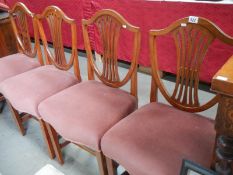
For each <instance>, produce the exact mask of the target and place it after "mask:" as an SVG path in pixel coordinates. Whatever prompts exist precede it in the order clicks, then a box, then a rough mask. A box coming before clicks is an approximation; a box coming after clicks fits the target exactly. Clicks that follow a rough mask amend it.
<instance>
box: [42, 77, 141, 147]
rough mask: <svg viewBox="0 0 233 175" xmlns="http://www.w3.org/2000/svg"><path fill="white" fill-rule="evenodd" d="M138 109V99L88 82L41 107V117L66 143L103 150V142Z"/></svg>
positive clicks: (48, 100)
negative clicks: (101, 147)
mask: <svg viewBox="0 0 233 175" xmlns="http://www.w3.org/2000/svg"><path fill="white" fill-rule="evenodd" d="M136 108H137V100H136V98H135V97H134V96H132V95H130V94H129V93H127V92H125V91H122V90H120V89H115V88H111V87H108V86H106V85H104V84H103V83H100V82H97V81H86V82H83V83H79V84H77V85H75V86H72V87H70V88H68V89H65V90H63V91H62V92H60V93H58V94H55V95H54V96H51V97H49V98H48V99H46V100H45V101H43V102H42V103H41V104H40V105H39V108H38V109H39V113H40V115H41V117H42V118H43V119H44V120H45V121H46V122H48V123H49V124H51V125H52V126H53V127H54V128H55V129H56V131H57V132H58V133H59V134H60V135H61V136H62V137H64V138H65V139H66V140H69V141H72V142H74V143H80V144H82V145H85V146H88V147H89V148H92V149H94V150H100V139H101V138H102V136H103V135H104V133H105V132H106V131H107V130H109V129H110V128H111V127H112V126H113V125H114V124H116V123H117V122H118V121H120V120H121V119H122V118H124V117H126V116H127V115H128V114H129V113H131V112H133V111H134V110H135V109H136Z"/></svg>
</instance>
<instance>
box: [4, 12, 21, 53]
mask: <svg viewBox="0 0 233 175" xmlns="http://www.w3.org/2000/svg"><path fill="white" fill-rule="evenodd" d="M0 48H1V49H0V57H4V56H7V55H11V54H14V53H17V44H16V39H15V35H14V32H13V29H12V25H11V22H10V18H9V13H8V12H4V11H1V10H0Z"/></svg>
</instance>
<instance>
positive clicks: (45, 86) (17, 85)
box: [0, 6, 81, 158]
mask: <svg viewBox="0 0 233 175" xmlns="http://www.w3.org/2000/svg"><path fill="white" fill-rule="evenodd" d="M35 20H36V22H37V25H38V29H39V33H40V36H41V39H42V42H43V46H44V52H45V62H46V65H44V66H41V67H39V68H36V69H33V70H31V71H28V72H25V73H22V74H20V75H17V76H14V77H11V78H8V79H7V80H5V81H4V82H2V83H1V84H0V91H1V92H2V93H3V95H4V97H5V98H6V99H7V101H8V104H9V106H10V109H11V112H12V115H13V117H14V119H15V121H16V124H17V126H18V128H19V130H20V132H21V134H22V135H25V129H24V126H23V122H25V121H26V120H28V119H30V118H35V119H36V120H38V121H39V122H40V126H41V129H42V132H43V135H44V138H45V141H46V143H47V146H48V150H49V154H50V157H51V158H53V157H54V151H53V147H52V145H51V142H50V138H49V135H48V132H47V129H46V127H45V123H44V122H43V120H41V117H40V115H39V112H38V105H39V103H40V102H41V101H43V100H44V99H46V98H47V97H49V96H51V95H54V94H55V93H57V92H59V91H61V90H63V89H65V88H67V87H69V86H72V85H75V84H76V83H79V82H80V81H81V77H80V72H79V65H78V55H77V37H76V34H77V33H76V24H75V21H74V20H73V19H70V18H68V17H67V16H66V15H65V14H64V13H63V12H62V10H61V9H59V8H58V7H55V6H50V7H47V8H46V9H45V10H44V12H43V13H42V14H41V15H36V17H35ZM45 21H47V23H48V26H49V29H50V33H51V36H52V41H53V44H52V46H53V48H54V53H52V52H51V51H50V49H49V47H48V43H47V38H46V35H45V31H44V29H43V24H45V23H44V22H45ZM63 23H65V24H67V25H69V26H70V28H71V35H72V53H71V57H70V60H69V62H67V60H66V57H65V53H64V48H63V42H62V35H61V29H62V24H63ZM72 66H73V69H74V74H75V75H73V74H72V73H70V72H68V70H69V69H71V67H72ZM19 113H23V114H25V115H24V116H23V117H21V116H20V115H21V114H19Z"/></svg>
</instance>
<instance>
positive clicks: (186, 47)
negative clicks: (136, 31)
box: [101, 17, 233, 175]
mask: <svg viewBox="0 0 233 175" xmlns="http://www.w3.org/2000/svg"><path fill="white" fill-rule="evenodd" d="M189 19H190V18H189V17H187V18H183V19H180V20H178V21H176V22H174V23H173V24H171V25H170V26H168V27H167V28H165V29H161V30H151V31H150V39H149V40H150V59H151V67H152V83H151V103H149V104H147V105H145V106H143V107H141V108H140V109H138V110H137V111H135V112H134V113H132V114H130V115H129V116H128V117H126V118H124V119H123V120H121V121H120V122H119V123H117V124H116V125H115V126H113V127H112V128H111V129H110V130H109V131H108V132H107V133H106V134H105V135H104V136H103V138H102V141H101V147H102V151H103V154H104V155H105V156H106V160H107V167H108V172H109V175H113V174H116V167H115V163H114V162H117V163H118V164H120V165H122V166H123V167H124V168H125V169H126V170H127V171H128V173H129V174H133V175H142V174H143V175H154V174H157V175H174V174H179V169H180V167H181V164H182V159H191V160H194V161H195V162H197V163H200V164H201V165H202V166H210V165H211V162H212V158H214V157H213V155H214V154H213V149H214V146H215V136H216V132H215V130H214V121H212V120H210V119H207V118H204V117H203V116H200V115H199V114H196V112H201V111H204V110H207V109H209V108H210V107H212V106H213V105H215V104H216V103H217V102H218V100H219V96H218V95H217V96H214V97H213V98H212V99H210V100H209V101H207V102H206V103H204V104H201V103H200V102H199V96H198V84H199V72H200V68H201V65H202V62H203V59H204V57H205V55H206V53H207V50H208V47H209V46H210V45H211V43H213V41H214V40H215V39H218V40H220V41H221V42H223V43H226V44H229V45H233V38H231V37H230V36H228V35H226V34H224V33H223V32H222V31H221V30H220V29H219V28H218V27H217V26H215V25H214V24H213V23H212V22H210V21H208V20H207V19H204V18H197V19H198V22H197V23H190V22H189ZM165 36H166V37H167V36H170V37H171V38H172V39H173V40H174V43H175V46H176V51H177V74H176V75H177V79H176V83H175V86H174V91H173V92H172V91H171V92H169V91H168V90H167V89H166V88H167V87H166V86H165V85H164V83H163V81H162V80H161V78H160V76H159V66H158V65H159V63H158V60H157V48H156V44H157V41H158V38H161V37H162V38H163V37H165ZM164 59H165V58H164ZM158 89H159V90H160V92H161V94H162V96H164V97H165V99H166V100H167V101H168V102H169V104H170V105H171V106H170V105H166V104H162V103H159V102H158V101H157V91H158ZM135 131H136V132H135Z"/></svg>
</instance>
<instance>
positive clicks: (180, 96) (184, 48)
mask: <svg viewBox="0 0 233 175" xmlns="http://www.w3.org/2000/svg"><path fill="white" fill-rule="evenodd" d="M173 36H174V40H175V44H176V48H177V56H178V58H177V59H178V63H177V79H176V85H175V89H174V92H173V94H172V99H174V100H176V101H177V102H178V103H181V104H183V105H187V106H195V107H197V106H199V105H200V104H199V99H198V84H199V70H200V66H201V64H202V62H203V59H204V57H205V55H206V52H207V50H208V47H209V45H210V44H211V43H212V41H213V40H214V35H213V34H212V33H211V32H210V31H208V30H207V29H205V28H204V27H200V26H198V25H195V24H189V25H187V26H186V27H179V28H177V29H176V30H174V31H173Z"/></svg>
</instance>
